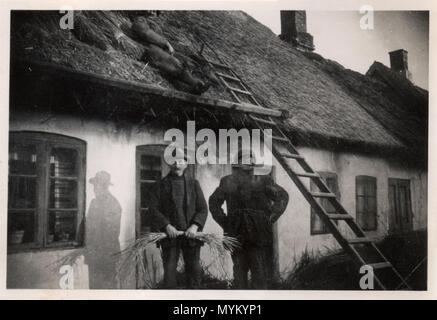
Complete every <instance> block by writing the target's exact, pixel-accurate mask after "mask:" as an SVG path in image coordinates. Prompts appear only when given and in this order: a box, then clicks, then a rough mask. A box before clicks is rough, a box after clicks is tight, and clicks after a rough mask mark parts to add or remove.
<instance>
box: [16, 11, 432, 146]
mask: <svg viewBox="0 0 437 320" xmlns="http://www.w3.org/2000/svg"><path fill="white" fill-rule="evenodd" d="M52 14H53V13H52ZM19 15H20V14H19V13H13V18H14V17H18V16H19ZM37 15H38V17H39V18H35V17H34V19H28V18H27V17H26V19H21V21H19V20H17V19H15V18H14V19H13V21H12V22H13V25H12V32H13V37H12V42H11V45H12V47H13V48H15V52H14V57H23V56H25V57H26V58H28V59H42V60H44V61H47V60H48V61H50V62H55V63H59V64H62V65H68V66H71V67H72V68H74V69H78V70H84V71H91V72H95V73H97V74H106V75H111V76H113V77H114V78H122V79H127V80H136V81H144V82H147V83H150V84H159V85H160V86H162V87H165V88H174V84H172V83H170V82H169V81H167V80H165V79H164V78H163V77H162V75H161V74H160V72H159V70H157V69H155V68H151V67H150V66H146V65H145V64H144V63H141V62H139V61H138V59H137V54H138V52H139V51H140V48H141V45H140V44H139V43H137V42H136V41H134V40H133V39H132V38H131V37H130V36H129V34H128V33H129V32H128V29H129V23H131V17H130V16H129V13H128V12H110V11H99V12H91V11H83V12H81V13H80V15H79V19H78V28H79V30H78V32H77V34H76V35H75V36H74V37H71V34H69V32H68V31H65V30H60V29H59V23H58V22H59V14H57V15H55V16H54V17H52V18H50V19H47V18H46V17H50V14H49V13H38V14H37ZM148 20H150V23H151V25H153V26H154V28H155V29H156V30H157V31H158V32H159V33H160V34H162V35H163V36H165V37H166V38H167V39H168V40H169V41H170V43H171V44H172V45H173V47H174V48H175V50H176V52H177V53H178V54H182V55H183V56H185V57H191V56H196V55H198V53H199V51H200V50H201V48H202V42H203V41H206V42H207V43H208V44H209V45H210V46H211V47H212V49H213V50H214V51H215V53H214V52H213V51H212V50H211V49H210V48H209V47H207V48H206V49H205V50H204V52H203V53H204V55H206V56H207V57H208V58H209V59H211V60H217V57H216V54H217V56H219V57H220V58H222V59H223V60H224V61H225V62H227V63H228V64H230V65H232V66H233V67H234V69H235V71H236V72H237V73H238V74H239V75H240V76H241V77H242V78H243V80H244V81H245V83H247V84H248V86H249V87H250V88H251V90H252V91H253V92H254V94H255V96H256V97H257V98H258V100H260V101H261V102H262V104H263V105H264V106H265V107H268V108H270V107H271V108H277V109H287V110H289V111H290V114H292V115H293V118H292V119H291V120H289V121H287V122H286V123H285V125H286V126H287V128H288V129H289V130H290V132H292V133H293V134H295V135H298V136H299V139H300V140H305V139H306V140H307V141H308V143H310V144H314V143H315V142H316V139H314V138H317V139H323V138H329V139H332V141H333V143H334V142H336V141H337V142H338V141H340V142H342V141H350V142H352V143H353V144H354V145H359V146H361V149H362V147H363V145H366V147H367V146H374V147H375V148H377V149H378V150H387V147H390V148H398V149H403V148H405V146H407V147H412V146H413V147H414V142H415V141H417V140H418V138H417V132H420V133H423V129H422V128H425V127H426V120H427V119H426V118H425V117H424V116H423V115H421V114H420V113H414V112H413V113H409V112H404V111H402V112H401V113H397V111H396V110H397V109H398V108H400V109H401V110H410V109H411V108H410V107H409V106H412V105H416V103H414V102H415V101H416V100H417V99H416V98H414V97H419V100H420V104H421V105H423V107H424V108H427V97H426V95H427V92H426V91H424V90H419V89H417V88H415V87H414V86H409V87H408V91H407V92H408V96H409V97H413V100H414V101H413V102H412V101H411V99H405V98H404V96H405V94H404V92H405V90H403V87H400V86H398V85H397V83H395V85H393V86H387V84H385V83H384V82H383V81H380V79H370V78H369V77H366V76H364V75H362V74H359V73H357V72H353V71H351V70H347V69H345V68H343V67H342V66H341V65H339V64H338V63H335V62H332V61H329V60H326V59H324V58H323V57H321V56H319V55H315V54H312V55H311V54H304V53H302V52H300V51H298V50H296V49H294V48H293V47H292V46H291V45H290V44H288V43H285V42H283V41H282V40H280V39H279V38H278V37H277V36H276V35H275V34H274V33H273V32H272V31H271V30H269V29H268V28H267V27H265V26H264V25H262V24H260V23H259V22H257V21H255V20H254V19H253V18H251V17H250V16H248V15H247V14H245V13H242V12H224V11H166V12H165V13H164V14H162V15H160V16H159V17H158V18H148ZM81 27H82V32H80V28H81ZM38 30H39V31H38ZM41 30H43V31H44V32H41ZM84 33H85V34H84ZM87 37H89V39H87ZM28 47H32V50H26V48H28ZM102 48H109V49H102ZM205 73H206V72H205V71H203V72H200V74H205ZM390 81H391V80H390ZM410 93H411V94H410ZM204 96H206V97H209V98H219V99H227V100H232V98H231V97H230V95H229V93H227V92H226V90H224V89H223V88H220V87H219V86H216V85H214V86H213V87H211V88H210V89H209V90H208V91H207V92H206V93H204ZM425 114H426V113H425ZM406 119H407V120H406ZM396 128H397V129H396ZM399 128H401V129H399ZM420 136H421V137H420V139H422V140H423V139H426V135H425V136H423V134H421V135H420ZM422 144H423V143H422Z"/></svg>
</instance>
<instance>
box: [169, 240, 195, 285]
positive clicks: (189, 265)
mask: <svg viewBox="0 0 437 320" xmlns="http://www.w3.org/2000/svg"><path fill="white" fill-rule="evenodd" d="M181 251H182V256H183V258H184V263H185V279H186V287H187V288H188V289H196V288H199V287H200V272H201V269H200V262H199V260H200V246H199V245H195V246H190V245H182V244H181V243H180V241H177V243H176V244H174V245H171V246H165V247H164V246H163V247H162V260H163V264H164V287H165V288H166V289H175V288H177V287H178V281H177V266H178V261H179V255H180V252H181Z"/></svg>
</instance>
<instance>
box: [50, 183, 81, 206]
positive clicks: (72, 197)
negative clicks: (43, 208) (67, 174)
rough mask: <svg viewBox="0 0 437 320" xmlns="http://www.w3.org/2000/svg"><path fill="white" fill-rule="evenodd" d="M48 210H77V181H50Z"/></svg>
mask: <svg viewBox="0 0 437 320" xmlns="http://www.w3.org/2000/svg"><path fill="white" fill-rule="evenodd" d="M49 208H50V209H70V208H77V181H75V180H65V179H51V180H50V204H49Z"/></svg>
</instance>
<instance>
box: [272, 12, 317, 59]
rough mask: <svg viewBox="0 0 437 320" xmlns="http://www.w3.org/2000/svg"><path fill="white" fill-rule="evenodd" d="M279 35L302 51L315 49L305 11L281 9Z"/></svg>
mask: <svg viewBox="0 0 437 320" xmlns="http://www.w3.org/2000/svg"><path fill="white" fill-rule="evenodd" d="M279 37H280V38H281V39H282V40H284V41H285V42H288V43H291V44H292V45H293V46H294V47H296V48H297V49H299V50H302V51H313V50H314V44H313V36H312V35H310V34H309V33H308V32H307V16H306V12H305V11H292V10H281V34H280V35H279Z"/></svg>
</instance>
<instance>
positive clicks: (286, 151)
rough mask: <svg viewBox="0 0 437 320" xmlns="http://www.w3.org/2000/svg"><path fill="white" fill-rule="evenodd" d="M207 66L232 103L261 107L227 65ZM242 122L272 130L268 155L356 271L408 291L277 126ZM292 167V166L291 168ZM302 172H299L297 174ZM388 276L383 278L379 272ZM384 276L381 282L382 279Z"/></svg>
mask: <svg viewBox="0 0 437 320" xmlns="http://www.w3.org/2000/svg"><path fill="white" fill-rule="evenodd" d="M207 62H208V64H209V65H210V66H211V67H212V68H213V70H214V71H215V74H216V75H217V77H218V78H219V79H220V81H221V82H222V84H223V85H224V86H225V87H226V89H227V90H228V91H229V92H230V93H231V95H232V96H233V98H234V99H235V101H236V102H239V103H243V102H246V103H251V104H254V105H256V106H260V107H262V105H261V104H260V103H259V102H258V101H257V99H256V98H255V97H254V96H253V94H252V93H251V92H250V91H249V88H248V86H247V85H246V84H245V83H244V82H243V81H242V80H241V78H240V77H239V76H238V75H237V74H236V73H235V72H234V70H233V69H232V68H231V67H230V66H229V65H227V64H225V63H223V62H222V61H221V62H213V61H211V60H207ZM244 118H245V122H246V121H247V122H249V124H250V127H252V128H253V127H255V128H258V129H260V130H261V131H262V132H263V133H265V132H264V130H265V129H272V133H273V134H272V136H271V138H272V150H271V151H272V154H273V156H274V157H275V158H276V159H277V161H278V162H279V163H280V164H281V166H282V167H283V168H284V169H285V171H286V172H287V174H288V175H289V177H290V178H291V180H293V182H294V183H295V184H296V186H297V188H298V189H299V191H300V192H301V193H302V194H303V196H304V197H305V199H306V200H307V201H308V202H309V204H310V205H311V207H312V208H313V209H314V210H315V212H316V214H317V215H318V216H319V217H320V218H321V219H322V221H323V223H324V224H325V225H326V226H327V228H328V230H329V231H330V233H332V235H333V236H334V238H335V239H336V240H337V242H338V243H339V244H340V246H341V247H342V248H343V250H344V251H345V252H346V253H348V254H349V255H350V256H351V257H352V258H353V261H354V262H355V263H356V265H357V267H358V268H360V267H361V266H363V265H367V266H370V267H372V268H373V273H374V280H375V283H376V284H377V286H379V288H381V289H382V290H387V289H389V290H393V289H397V288H399V287H402V288H404V289H411V288H410V287H409V285H408V284H407V283H406V282H405V280H404V279H403V278H402V276H401V275H400V274H399V272H398V271H397V270H396V269H395V268H394V267H393V265H392V264H391V263H390V262H389V261H388V260H387V258H386V257H385V256H384V255H383V254H382V252H381V251H380V250H379V249H378V247H377V246H376V244H375V242H374V240H373V239H371V238H368V237H367V236H366V234H365V233H364V231H363V230H362V229H361V228H360V227H359V225H358V224H357V223H356V222H355V220H354V218H353V217H352V216H351V215H350V214H348V212H347V211H346V210H345V208H344V207H343V206H342V205H341V203H340V202H339V201H338V199H337V198H336V195H335V194H334V193H333V192H332V191H331V190H330V189H329V188H328V186H327V185H326V183H325V182H324V181H323V179H322V178H321V177H320V175H319V174H317V173H316V172H315V171H314V170H313V169H312V168H311V167H310V165H309V164H308V162H307V161H306V160H305V158H304V157H303V156H301V155H300V154H299V152H298V151H297V149H296V148H295V147H294V145H293V144H292V142H291V140H290V139H289V137H288V136H287V135H286V134H284V132H283V131H282V130H281V129H280V127H279V125H278V123H277V122H276V121H275V120H273V119H272V117H271V116H265V115H257V116H255V115H253V114H246V115H245V116H244ZM292 162H294V164H296V163H297V164H298V165H299V166H298V167H300V168H301V169H299V172H296V171H295V170H294V169H293V163H292ZM295 166H296V165H295ZM301 170H302V171H301ZM304 179H311V180H312V181H313V182H314V184H315V185H316V186H317V187H318V189H319V191H318V192H313V191H310V190H308V188H307V187H306V186H305V184H304V182H303V180H304ZM317 198H326V199H327V200H328V201H329V202H330V203H331V204H332V206H333V207H334V208H335V210H336V214H328V213H327V212H326V210H325V209H324V208H323V207H322V205H321V204H320V203H319V202H318V201H317V200H316V199H317ZM337 221H344V222H345V223H346V224H347V225H348V226H349V228H350V229H351V230H352V233H353V234H354V237H353V238H347V237H345V236H344V235H343V234H342V232H341V230H340V228H339V227H338V225H337ZM364 246H366V248H367V251H368V252H367V253H363V252H360V249H363V247H364ZM384 271H385V272H387V271H388V272H389V273H391V274H390V275H386V274H385V275H384V274H382V272H384ZM384 276H385V278H384ZM390 278H391V281H390V280H389V281H390V282H392V285H391V286H390V287H391V288H388V285H387V286H386V285H384V283H383V282H384V281H383V279H387V280H388V279H390Z"/></svg>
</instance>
